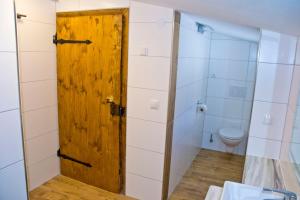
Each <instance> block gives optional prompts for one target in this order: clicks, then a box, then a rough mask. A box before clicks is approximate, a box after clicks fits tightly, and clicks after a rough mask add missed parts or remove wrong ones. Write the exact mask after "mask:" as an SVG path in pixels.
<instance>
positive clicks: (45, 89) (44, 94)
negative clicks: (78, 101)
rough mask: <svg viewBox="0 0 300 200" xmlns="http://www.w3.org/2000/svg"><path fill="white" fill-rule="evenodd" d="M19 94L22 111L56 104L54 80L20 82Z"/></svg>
mask: <svg viewBox="0 0 300 200" xmlns="http://www.w3.org/2000/svg"><path fill="white" fill-rule="evenodd" d="M21 96H22V111H23V112H26V111H30V110H34V109H38V108H43V107H47V106H53V105H56V104H57V91H56V81H53V80H49V81H38V82H28V83H22V84H21Z"/></svg>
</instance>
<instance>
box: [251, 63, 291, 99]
mask: <svg viewBox="0 0 300 200" xmlns="http://www.w3.org/2000/svg"><path fill="white" fill-rule="evenodd" d="M292 77H293V65H281V64H268V63H259V65H258V69H257V80H256V88H255V97H254V98H255V100H260V101H268V102H276V103H288V99H289V93H290V87H291V81H292Z"/></svg>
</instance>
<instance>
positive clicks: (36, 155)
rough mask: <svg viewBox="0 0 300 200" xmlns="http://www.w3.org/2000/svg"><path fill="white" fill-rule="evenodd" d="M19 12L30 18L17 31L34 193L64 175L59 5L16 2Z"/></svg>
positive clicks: (27, 152) (25, 0) (27, 0)
mask: <svg viewBox="0 0 300 200" xmlns="http://www.w3.org/2000/svg"><path fill="white" fill-rule="evenodd" d="M16 9H17V12H18V13H22V14H25V15H27V17H26V18H23V19H22V20H18V21H17V28H18V43H19V55H20V56H19V57H20V59H19V65H20V81H21V102H22V108H21V110H22V118H23V131H24V135H25V138H24V139H25V155H26V161H27V162H26V164H27V170H28V176H27V177H28V181H29V189H30V190H33V189H34V188H36V187H38V186H39V185H41V184H43V183H44V182H46V181H48V180H49V179H51V178H53V177H54V176H56V175H58V174H59V173H60V170H59V159H58V158H57V156H56V151H57V149H58V148H59V144H58V117H57V90H56V53H55V49H56V47H55V45H54V44H53V43H52V37H53V35H54V34H55V29H56V22H55V20H56V11H55V1H40V0H16ZM33 30H34V31H33ZM45 166H51V168H50V167H45Z"/></svg>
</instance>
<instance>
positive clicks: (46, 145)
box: [25, 131, 59, 167]
mask: <svg viewBox="0 0 300 200" xmlns="http://www.w3.org/2000/svg"><path fill="white" fill-rule="evenodd" d="M58 143H59V142H58V131H54V132H49V133H46V134H43V135H41V136H39V137H36V138H33V139H30V140H27V141H26V142H25V150H26V151H25V152H26V164H27V165H28V166H29V167H30V166H32V165H33V164H36V163H38V162H40V161H42V160H45V159H47V158H49V157H51V156H53V155H56V152H57V150H58V149H59V144H58Z"/></svg>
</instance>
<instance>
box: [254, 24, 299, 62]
mask: <svg viewBox="0 0 300 200" xmlns="http://www.w3.org/2000/svg"><path fill="white" fill-rule="evenodd" d="M261 34H262V35H261V41H260V49H259V61H260V62H266V63H282V64H294V61H295V51H296V44H297V38H296V37H294V36H290V35H285V34H281V33H277V32H272V31H268V30H262V32H261Z"/></svg>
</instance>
